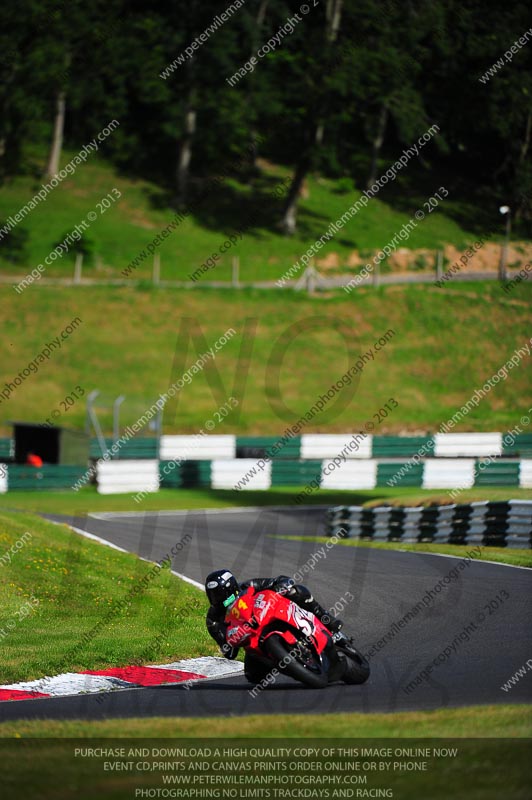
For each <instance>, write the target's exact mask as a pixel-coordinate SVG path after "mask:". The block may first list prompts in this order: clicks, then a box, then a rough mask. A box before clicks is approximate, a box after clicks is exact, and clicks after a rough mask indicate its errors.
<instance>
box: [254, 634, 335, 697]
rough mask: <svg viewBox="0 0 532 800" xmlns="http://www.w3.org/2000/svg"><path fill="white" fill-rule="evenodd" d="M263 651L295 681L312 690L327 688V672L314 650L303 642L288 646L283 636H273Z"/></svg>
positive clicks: (265, 644)
mask: <svg viewBox="0 0 532 800" xmlns="http://www.w3.org/2000/svg"><path fill="white" fill-rule="evenodd" d="M263 649H264V651H265V652H266V653H267V654H268V655H269V656H270V658H273V659H274V661H275V663H276V665H277V667H278V668H279V669H280V670H281V671H282V672H284V673H286V674H287V675H290V677H291V678H294V680H296V681H300V682H301V683H304V684H305V686H310V688H311V689H323V688H324V686H327V683H328V682H329V679H328V676H327V672H326V670H325V669H324V668H323V665H322V664H321V662H320V660H319V659H318V657H317V655H316V653H314V652H313V650H312V648H310V647H309V646H308V645H305V644H304V643H303V642H299V643H297V644H294V645H287V644H286V642H285V641H284V639H283V638H282V637H281V636H278V635H277V634H272V635H271V636H269V637H268V638H267V639H266V641H265V642H264V645H263Z"/></svg>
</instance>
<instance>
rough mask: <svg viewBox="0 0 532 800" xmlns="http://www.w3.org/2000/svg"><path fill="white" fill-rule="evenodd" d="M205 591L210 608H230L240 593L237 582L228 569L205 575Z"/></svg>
mask: <svg viewBox="0 0 532 800" xmlns="http://www.w3.org/2000/svg"><path fill="white" fill-rule="evenodd" d="M205 591H206V592H207V597H208V598H209V603H210V604H211V606H224V608H227V606H230V605H231V603H234V601H235V600H236V598H237V595H238V593H239V592H240V586H239V585H238V581H237V579H236V578H235V576H234V575H233V573H232V572H229V570H228V569H217V570H216V572H211V573H210V574H209V575H207V579H206V581H205Z"/></svg>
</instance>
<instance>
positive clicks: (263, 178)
mask: <svg viewBox="0 0 532 800" xmlns="http://www.w3.org/2000/svg"><path fill="white" fill-rule="evenodd" d="M74 155H75V153H74V152H65V153H63V158H62V165H63V166H64V165H65V164H66V163H67V162H68V161H69V160H70V159H71V158H73V156H74ZM42 169H43V163H42V158H41V154H40V153H37V154H36V155H35V156H34V164H33V176H32V175H26V176H21V177H18V178H15V179H13V180H12V181H11V182H9V183H8V184H7V185H5V186H3V187H2V193H1V196H0V220H1V219H7V217H8V216H9V215H13V214H15V213H16V212H17V211H18V210H19V209H20V208H21V207H22V206H24V205H25V204H26V203H27V202H28V201H29V200H30V199H31V198H32V197H33V196H34V194H35V193H36V192H37V191H38V190H39V189H40V188H41V184H42V180H41V179H40V178H39V177H36V176H39V175H40V174H41V173H42ZM221 171H222V172H223V165H221ZM288 175H289V173H288V172H287V170H286V169H284V168H281V167H276V166H274V165H270V164H268V163H263V164H262V171H261V174H260V175H259V176H257V177H256V178H254V179H253V180H252V182H251V183H241V182H239V181H237V180H234V179H228V180H226V181H225V183H224V184H223V185H221V186H220V187H219V188H218V189H216V190H212V191H210V192H209V193H208V194H207V196H206V198H205V200H203V201H202V202H200V203H199V204H198V205H197V206H196V207H195V208H194V213H193V214H192V215H191V216H190V217H188V218H187V219H185V220H184V221H183V222H182V223H181V224H180V225H179V226H178V227H177V229H176V230H175V231H173V232H172V234H171V235H170V236H169V237H168V238H167V239H166V240H165V241H163V242H162V244H161V246H160V248H159V252H160V255H161V263H162V277H163V278H165V279H181V280H185V279H187V276H188V275H189V274H190V273H193V272H194V271H195V270H196V269H197V268H198V267H199V266H200V265H201V264H202V263H203V262H204V261H205V259H208V258H209V257H210V256H211V254H212V253H214V252H216V251H218V250H219V249H220V246H221V245H222V244H223V242H224V240H225V239H226V235H227V233H230V232H231V231H234V230H235V229H237V228H239V227H240V228H241V227H246V228H247V229H248V230H247V232H246V233H245V235H244V236H243V238H242V239H241V240H239V242H238V243H237V244H236V245H235V246H234V247H232V248H231V249H230V250H229V251H228V252H227V253H226V254H224V255H222V256H221V258H220V261H219V262H218V264H217V265H216V268H215V269H213V270H211V271H209V272H208V273H206V276H207V277H208V278H209V279H215V280H228V279H230V275H231V260H232V257H233V256H235V255H238V256H239V257H240V261H241V279H242V280H245V281H250V280H257V279H259V280H265V279H269V280H275V279H277V278H280V277H281V275H283V273H284V272H285V270H286V269H288V268H289V267H290V266H291V265H292V264H293V263H294V262H296V261H297V260H298V259H299V258H300V256H301V255H302V254H303V253H304V252H305V251H306V250H307V248H308V247H309V246H310V245H311V244H313V243H314V241H315V240H316V239H317V238H319V237H320V236H321V235H322V234H323V233H324V232H325V230H326V229H327V227H328V225H329V223H330V222H332V221H334V220H337V219H338V218H339V217H341V216H342V214H343V213H344V212H345V211H346V209H347V208H349V206H351V205H352V204H353V203H354V202H355V200H356V199H357V198H358V196H359V192H358V191H356V190H355V189H354V187H352V188H349V187H347V191H345V190H344V189H343V184H341V183H338V182H335V181H332V180H328V179H325V178H321V177H319V176H314V177H312V176H311V177H310V178H309V180H308V182H307V189H306V193H305V197H304V198H303V199H302V201H301V211H300V220H299V232H298V234H297V235H296V236H295V237H293V238H286V237H285V236H283V235H281V233H280V232H279V231H278V230H277V229H276V222H277V221H278V219H279V216H280V211H281V205H282V197H283V191H286V186H284V188H283V180H285V179H286V178H287V176H288ZM442 184H444V185H446V186H447V188H448V189H450V192H449V197H448V198H447V199H445V200H444V201H443V202H442V203H441V204H440V205H439V207H438V209H437V210H436V211H435V212H433V213H431V214H430V215H427V217H426V218H425V219H424V220H423V222H422V223H420V224H419V225H418V227H417V228H416V229H415V230H414V231H413V232H412V234H411V236H410V237H409V239H408V241H407V242H405V243H404V246H407V247H408V248H411V249H415V248H429V249H431V250H435V249H438V248H440V247H442V245H443V244H445V243H452V244H454V245H456V246H457V247H463V246H465V244H466V243H467V242H471V241H474V239H475V238H477V237H476V236H475V235H474V233H473V231H472V230H471V228H469V227H467V226H466V227H461V224H460V222H459V221H460V220H464V219H466V220H468V224H471V225H472V224H473V222H472V220H474V222H475V224H476V225H477V226H482V225H483V224H484V228H483V229H486V224H485V223H483V222H482V221H481V218H480V217H479V214H481V213H483V212H482V211H481V210H478V209H476V210H475V209H474V208H473V206H468V205H467V204H466V203H464V202H463V198H459V190H457V191H455V192H453V190H452V185H451V181H450V178H449V176H448V175H442V176H439V175H434V174H433V173H430V174H426V173H423V172H422V173H420V172H419V167H418V165H412V166H411V168H410V170H409V171H408V170H405V171H404V173H403V174H400V175H399V177H398V178H397V180H396V182H395V183H394V184H392V185H389V186H384V187H383V189H381V191H380V192H379V194H378V196H376V197H375V198H374V199H373V200H372V202H371V203H370V204H369V206H368V207H367V208H365V209H362V211H360V212H359V214H358V215H356V216H355V217H354V218H353V219H352V220H350V221H349V222H348V223H347V224H346V225H345V227H344V228H343V229H342V230H341V231H340V232H339V233H338V234H337V235H336V236H335V237H334V239H333V240H332V241H331V242H329V243H327V244H326V245H325V247H324V248H323V250H321V253H320V257H327V256H328V255H330V254H332V253H335V254H337V256H338V258H339V261H340V263H341V264H347V263H348V259H349V255H350V254H351V253H352V252H353V250H355V249H356V250H358V251H359V252H360V253H361V254H362V257H363V258H368V257H369V256H370V255H371V254H372V253H373V252H375V251H377V250H379V249H380V248H381V247H382V246H383V245H384V244H386V242H388V241H389V240H391V239H392V237H393V236H394V234H395V233H397V232H398V231H399V230H400V229H401V227H402V225H403V224H404V223H405V222H407V220H408V219H410V217H411V216H412V215H413V213H414V212H415V211H416V210H417V209H419V208H422V207H423V202H424V201H426V200H428V199H429V198H430V197H431V196H432V195H433V194H434V192H436V191H437V190H438V188H439V187H440V186H441V185H442ZM276 187H279V191H278V192H277V195H278V196H277V197H275V196H274V194H273V193H274V190H275V189H276ZM113 189H118V191H119V192H120V193H121V195H122V196H121V198H120V199H118V200H117V201H116V202H112V204H111V206H110V208H109V209H107V210H105V213H104V214H100V212H99V210H98V207H97V203H98V202H100V201H101V200H102V198H103V197H105V196H106V195H107V194H108V193H109V192H111V191H112V190H113ZM91 211H95V212H97V214H98V216H97V219H96V220H95V221H94V222H92V223H91V225H90V228H89V230H88V231H87V235H88V237H89V238H90V239H91V240H92V242H93V245H94V257H93V259H92V263H91V262H87V263H86V265H85V267H84V275H85V276H86V277H101V278H105V277H122V276H121V274H120V273H121V270H123V269H124V268H125V267H126V266H127V265H128V264H129V262H131V261H132V260H133V259H135V258H136V256H138V255H139V253H140V252H141V251H142V250H143V249H144V248H146V246H147V245H148V244H149V242H151V241H152V240H153V239H154V237H155V236H156V235H157V234H158V233H159V232H160V231H161V230H162V229H163V228H165V227H166V226H167V225H168V224H169V222H170V221H171V220H172V219H173V218H174V214H175V210H174V209H173V208H172V206H171V198H170V196H169V195H168V194H167V193H166V192H164V191H163V190H161V188H160V187H158V186H156V185H155V184H151V183H149V182H147V181H143V180H139V179H130V178H129V177H125V176H123V175H120V174H117V173H116V172H115V171H114V169H113V168H112V167H110V166H109V165H107V164H106V163H105V162H104V161H103V160H101V159H99V158H98V156H96V155H93V156H91V157H90V158H89V159H88V161H87V162H86V163H85V164H84V165H81V166H80V167H78V169H77V170H76V172H75V173H74V175H72V176H70V175H68V176H67V178H66V179H65V180H64V181H62V182H61V183H60V184H59V185H58V186H57V187H56V188H55V189H53V190H52V191H51V193H50V194H49V195H48V196H47V198H46V199H45V201H44V202H41V203H39V205H38V206H37V207H36V208H35V209H34V210H33V211H32V212H30V214H29V215H28V216H27V217H26V218H25V219H24V220H23V221H22V222H20V223H19V225H18V227H17V230H18V231H22V232H27V234H28V242H27V257H26V258H25V259H24V262H23V263H22V264H21V265H20V266H18V267H16V268H14V267H13V265H12V264H10V263H9V262H8V261H7V260H6V259H5V258H3V257H2V251H1V249H0V269H1V270H2V271H3V272H6V273H8V274H20V275H23V274H25V273H27V272H28V271H31V269H33V268H35V267H36V266H37V265H38V264H39V263H43V260H44V258H45V257H46V256H47V255H48V254H49V253H50V252H51V251H52V250H53V249H54V247H55V246H56V245H57V244H58V243H59V242H60V241H62V239H63V238H64V236H65V235H66V234H67V233H69V232H70V231H71V230H72V229H73V228H74V227H75V226H76V225H77V224H79V223H80V222H81V220H83V219H86V217H87V214H88V213H89V212H91ZM253 219H256V220H257V223H256V224H252V225H251V226H249V221H250V220H253ZM455 220H459V221H458V222H457V221H455ZM469 221H471V222H469ZM492 227H493V226H492ZM495 238H496V237H495ZM385 269H386V265H385V264H384V265H383V270H385ZM72 271H73V257H72V256H71V255H70V254H67V255H64V256H63V257H62V258H61V259H59V260H57V261H55V262H54V263H53V264H51V265H50V266H49V267H47V268H46V273H45V275H46V277H64V276H69V277H70V276H71V275H72ZM133 274H134V276H135V278H141V279H142V278H149V277H151V274H152V257H151V256H150V257H149V258H148V259H147V260H146V261H144V263H143V264H141V265H140V266H139V267H138V268H137V269H136V270H135V271H134V273H133Z"/></svg>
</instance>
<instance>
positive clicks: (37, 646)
mask: <svg viewBox="0 0 532 800" xmlns="http://www.w3.org/2000/svg"><path fill="white" fill-rule="evenodd" d="M28 533H29V534H30V537H28V535H27V534H28ZM22 537H24V538H22ZM21 542H22V544H20V543H21ZM17 543H19V544H17ZM185 546H186V545H185ZM6 553H10V555H11V557H10V561H9V563H7V558H6ZM0 555H2V556H4V561H3V562H2V564H3V565H2V566H1V567H0V609H1V610H0V630H1V631H2V632H5V635H3V636H2V665H1V669H0V683H3V684H6V683H12V682H15V681H20V680H32V679H35V678H41V677H43V676H45V675H56V674H58V673H61V672H67V671H69V670H72V671H74V672H75V671H79V670H81V669H102V668H105V667H110V666H123V665H127V664H131V663H132V662H133V661H137V660H139V661H140V663H149V662H151V663H153V662H161V663H165V662H169V661H172V660H176V659H179V658H186V657H193V656H200V655H209V654H212V655H214V654H218V653H217V648H216V646H215V645H214V643H213V641H212V639H211V638H210V637H209V636H208V634H207V631H206V629H205V610H206V606H205V598H204V595H203V593H202V592H201V591H199V590H198V589H195V588H194V587H193V586H190V585H189V584H186V583H184V582H183V581H181V580H180V579H179V578H177V577H176V576H175V575H172V574H171V572H170V568H169V567H168V566H167V565H166V566H163V568H162V569H160V570H157V569H155V568H154V565H153V564H150V563H147V562H145V561H142V560H140V559H139V558H137V557H136V556H134V555H130V554H128V553H121V552H118V551H116V550H113V549H111V548H109V547H106V546H104V545H101V544H99V543H98V542H95V541H91V540H89V539H86V538H84V537H82V536H80V535H78V534H76V533H74V532H73V531H71V530H70V529H69V528H68V527H67V526H57V525H54V524H53V523H50V522H47V521H45V520H42V519H39V518H37V517H34V516H32V515H30V514H10V513H2V514H1V515H0ZM164 555H165V554H161V558H162V557H164ZM31 598H34V601H32V600H31ZM35 601H36V602H35ZM24 609H25V610H24ZM84 637H85V638H84Z"/></svg>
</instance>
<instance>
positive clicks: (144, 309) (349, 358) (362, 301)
mask: <svg viewBox="0 0 532 800" xmlns="http://www.w3.org/2000/svg"><path fill="white" fill-rule="evenodd" d="M531 299H532V285H530V284H529V283H522V284H519V285H518V286H517V287H516V288H515V289H514V290H513V292H512V293H511V294H510V295H505V294H504V293H503V291H502V290H501V289H500V287H499V286H498V285H496V284H488V285H486V284H462V285H460V286H459V287H458V286H456V287H454V286H449V287H448V288H445V289H437V288H435V287H424V286H394V287H382V288H379V289H377V290H375V289H372V288H368V289H359V290H357V292H354V293H353V294H351V295H349V296H348V295H346V294H345V293H344V292H341V291H340V292H337V293H335V294H330V295H328V296H325V297H320V298H319V299H313V298H309V297H307V296H306V295H300V294H298V293H291V292H288V293H283V294H282V295H278V294H274V293H271V292H266V293H261V292H258V291H256V292H254V291H245V292H233V291H214V290H205V291H204V292H194V291H190V292H187V291H177V290H162V289H159V290H148V289H147V290H141V289H133V288H129V287H124V288H115V289H109V288H96V287H94V288H89V287H83V288H78V289H76V288H63V289H57V288H54V287H46V286H43V285H37V286H35V285H34V286H31V287H29V288H28V289H27V290H26V291H25V292H24V293H23V294H22V295H20V296H19V295H16V294H15V292H14V291H13V289H11V288H10V287H7V286H2V287H0V303H1V304H2V308H3V309H4V314H3V315H2V316H1V318H0V335H1V341H2V343H3V347H2V349H3V353H2V355H3V358H2V371H1V377H0V385H1V386H2V387H3V386H4V385H5V382H7V381H9V382H11V381H12V380H13V378H14V377H15V376H17V375H18V374H19V373H20V372H21V371H22V370H23V369H24V368H25V367H26V366H27V365H28V363H29V362H30V361H32V360H33V359H35V358H36V357H37V355H38V354H39V353H40V352H41V351H42V349H43V348H44V347H45V345H46V343H47V342H50V341H51V340H52V339H53V338H54V337H56V336H58V335H59V333H60V332H61V330H62V329H63V328H64V327H65V325H67V324H68V323H69V322H70V321H71V320H72V319H73V318H74V317H76V316H79V317H80V318H81V320H82V324H80V325H79V326H78V328H77V330H75V331H74V332H73V333H72V335H71V336H70V337H69V338H68V340H67V341H64V342H63V343H62V346H61V349H60V350H55V351H54V352H53V353H52V354H51V357H50V359H49V360H48V361H47V362H45V363H43V364H41V365H40V366H39V371H38V373H37V374H31V373H30V374H29V375H28V377H26V378H25V379H24V381H23V383H22V384H21V385H20V386H18V388H16V389H15V391H13V392H12V393H11V396H10V397H9V398H8V399H4V400H3V401H2V402H1V403H0V424H2V425H3V433H4V435H6V434H7V432H8V431H9V428H8V427H7V422H8V421H9V420H12V419H19V420H25V421H34V422H42V421H44V420H45V419H46V418H47V417H48V416H49V415H50V413H51V412H52V410H53V409H59V410H60V411H61V412H62V413H61V416H60V417H59V418H57V420H56V421H57V423H58V424H63V425H69V426H73V427H82V426H83V424H84V419H85V398H86V395H87V393H88V392H89V391H91V390H92V389H94V388H97V389H100V390H101V391H102V392H103V393H104V394H105V395H106V396H107V397H108V398H115V397H117V396H118V395H119V394H125V395H126V398H127V399H126V402H125V403H124V405H123V407H122V418H121V420H122V423H123V424H124V425H125V424H131V423H133V422H134V421H135V420H136V419H137V418H138V417H139V416H140V415H141V414H142V413H143V412H144V411H145V410H146V409H147V408H148V406H149V405H150V404H151V403H152V402H153V401H154V400H155V399H156V398H157V397H158V396H159V394H160V393H161V392H163V391H165V390H166V389H167V388H168V386H169V385H170V384H171V382H172V381H175V380H177V379H178V378H180V377H181V375H182V373H183V370H185V369H187V368H188V367H190V366H191V365H192V364H193V363H194V361H196V359H197V358H198V355H199V354H200V353H201V352H203V351H204V350H205V349H206V348H208V347H210V346H211V345H212V344H213V343H214V342H215V341H216V340H217V339H218V338H219V337H220V336H222V334H223V333H224V332H225V331H226V330H227V329H228V328H230V327H232V328H234V330H235V331H236V335H235V336H234V337H233V338H231V339H230V341H229V342H228V343H227V344H226V345H225V346H224V347H223V349H222V351H221V352H219V353H218V355H217V356H216V360H215V362H214V367H215V368H216V370H218V373H219V382H217V377H216V374H215V373H214V372H213V369H214V368H213V366H212V364H211V365H208V366H207V367H206V368H205V370H204V371H203V372H202V373H200V374H197V375H195V377H194V379H193V380H192V382H191V383H190V384H189V385H187V386H185V387H184V388H183V390H182V391H181V393H180V394H179V395H178V400H179V402H178V403H176V402H173V403H172V404H170V405H169V406H168V408H167V410H166V412H165V417H164V428H165V431H166V432H176V433H177V432H182V433H194V432H197V431H198V430H199V429H201V428H202V427H203V426H204V424H205V422H206V420H209V419H213V420H214V421H215V427H214V429H212V430H211V432H213V433H235V432H241V433H246V432H247V433H264V434H278V433H281V432H282V431H283V430H284V429H285V428H286V427H287V426H288V425H289V423H291V422H293V421H294V420H295V419H297V418H298V416H299V415H304V414H305V412H306V411H307V410H308V409H309V408H310V407H311V406H312V405H313V404H314V403H315V401H316V399H317V398H318V397H319V395H320V394H323V393H326V392H327V391H328V389H329V387H331V385H332V384H333V383H334V382H335V381H337V380H338V379H340V378H341V376H342V375H343V374H344V373H345V371H346V370H347V369H348V368H349V366H350V365H352V364H354V363H355V362H356V361H357V359H359V358H360V356H361V354H363V353H365V352H367V351H369V350H370V349H371V348H373V347H374V344H375V342H376V341H377V340H378V339H379V337H381V336H383V334H384V333H385V332H386V331H388V330H390V329H391V330H393V331H394V334H393V336H391V337H390V338H389V341H388V343H387V344H386V345H385V346H384V347H383V348H382V349H381V350H379V351H378V352H373V355H374V359H373V360H371V359H370V358H369V357H368V358H367V361H366V364H365V366H364V369H363V372H362V375H361V377H360V380H359V383H358V385H357V384H356V382H355V383H354V384H352V387H351V388H347V387H346V388H343V389H342V390H341V394H340V400H338V396H337V397H335V398H334V399H333V400H332V401H331V402H330V403H329V404H328V407H327V408H326V409H325V410H324V411H323V413H322V414H321V415H316V416H315V417H314V419H313V420H312V422H311V423H309V425H308V428H307V431H309V432H310V431H314V432H319V431H346V430H351V429H357V428H358V427H359V426H361V425H363V424H364V423H365V422H366V421H368V420H369V421H371V420H372V421H373V422H374V423H375V431H374V432H375V433H382V434H384V433H391V432H398V431H434V430H436V429H437V428H438V427H439V426H440V424H441V423H442V422H444V421H446V420H448V419H449V418H450V416H452V414H453V413H454V412H455V411H456V410H458V409H459V408H460V407H461V406H462V404H463V403H465V402H466V401H467V400H468V399H469V398H470V397H471V396H472V394H473V393H474V391H475V389H476V388H478V387H481V386H483V385H484V383H485V382H486V380H487V379H488V378H489V377H491V376H492V375H493V374H494V373H495V372H496V371H497V370H498V369H499V368H500V367H501V366H502V365H503V364H504V363H505V362H506V361H507V360H508V359H509V358H510V357H511V356H512V354H513V353H514V351H515V349H516V348H518V347H521V346H522V345H523V344H524V343H525V342H526V341H528V338H529V337H530V319H531V314H530V307H531V306H530V301H531ZM316 317H319V318H320V319H318V320H316ZM309 318H310V322H304V321H305V320H309ZM246 321H247V322H246ZM297 321H303V324H304V325H310V326H311V328H309V329H308V330H306V331H303V332H302V333H299V334H296V331H295V330H293V329H292V330H291V329H290V326H291V325H293V324H294V323H296V322H297ZM198 329H199V330H200V332H202V333H203V335H204V337H205V339H204V341H203V342H202V341H201V340H200V341H197V342H196V343H195V344H194V345H190V342H189V341H188V336H189V335H191V334H192V332H193V331H194V330H198ZM253 329H254V331H255V332H254V333H253ZM243 343H244V344H247V345H250V344H252V345H253V346H252V349H251V350H250V351H248V352H247V353H244V355H243V356H242V358H243V360H242V361H241V362H240V363H239V354H240V349H241V347H242V345H243ZM189 345H190V346H189ZM285 345H286V352H285ZM284 352H285V354H284V355H283V353H284ZM529 364H530V362H529V361H528V358H526V357H525V358H524V359H523V361H522V362H521V364H520V366H518V367H517V368H515V369H513V370H512V371H511V372H510V373H509V377H508V379H507V380H506V381H501V382H499V383H498V384H497V385H496V386H494V388H493V389H492V390H491V391H490V392H489V394H488V395H487V396H486V397H484V399H482V401H481V402H480V404H479V406H478V408H476V409H473V410H472V411H471V412H470V413H469V414H468V416H467V417H466V418H465V419H464V420H463V421H462V422H461V423H460V424H459V425H458V426H457V428H456V429H458V430H484V431H489V430H491V431H493V430H509V429H511V428H513V427H514V426H515V425H516V424H518V423H519V419H520V416H521V415H522V414H523V413H524V412H525V411H526V410H527V409H528V408H529V406H530V405H531V403H530V402H528V399H529V396H530V366H529ZM276 365H277V366H278V367H279V368H278V369H277V366H276ZM277 372H278V375H277ZM209 381H210V383H209ZM211 384H212V386H213V387H214V394H213V390H212V389H211ZM78 385H79V386H81V387H82V388H83V389H84V390H85V397H82V398H81V399H79V400H77V401H76V402H75V403H74V405H72V406H71V407H69V408H68V409H67V410H66V411H62V408H61V401H62V400H64V398H65V396H67V395H68V394H69V393H71V392H72V391H73V390H74V389H75V387H76V386H78ZM266 387H268V388H266ZM276 387H278V389H277V388H276ZM353 387H355V388H354V390H353ZM267 392H268V393H267ZM276 393H277V394H276ZM231 394H233V395H235V396H236V397H237V398H238V399H239V401H240V405H239V406H238V408H237V409H236V412H232V413H231V414H229V416H227V417H226V418H225V419H223V420H222V421H216V420H215V418H214V415H215V412H216V411H217V409H218V408H219V407H220V406H221V405H223V404H224V403H225V402H226V401H227V398H228V397H229V396H230V395H231ZM392 397H393V398H395V400H396V402H397V403H398V406H397V407H396V408H394V409H393V410H392V411H390V413H389V414H388V416H387V418H386V419H384V420H383V421H382V422H381V423H378V421H377V420H376V419H375V418H374V417H373V415H374V414H375V413H376V412H377V411H378V410H379V409H380V408H382V407H383V404H385V403H386V402H387V401H388V400H389V398H392ZM280 401H282V402H283V403H284V404H286V406H288V409H289V411H286V412H285V411H284V410H283V408H282V407H281V405H280ZM334 403H339V405H338V406H337V407H335V406H334V405H333V404H334ZM238 414H240V416H238Z"/></svg>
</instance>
